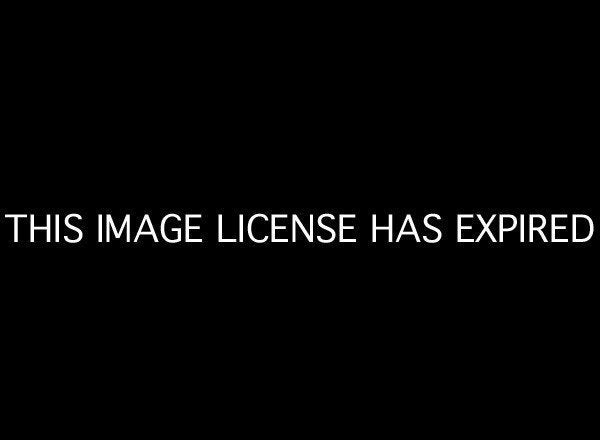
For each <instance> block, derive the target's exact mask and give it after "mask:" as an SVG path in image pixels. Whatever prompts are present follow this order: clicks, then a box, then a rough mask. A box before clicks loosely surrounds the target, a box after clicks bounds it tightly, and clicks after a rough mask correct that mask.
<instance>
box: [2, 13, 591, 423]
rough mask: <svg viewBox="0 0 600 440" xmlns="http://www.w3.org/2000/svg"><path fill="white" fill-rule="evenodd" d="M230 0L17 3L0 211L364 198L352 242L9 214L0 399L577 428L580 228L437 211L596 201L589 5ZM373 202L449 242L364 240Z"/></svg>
mask: <svg viewBox="0 0 600 440" xmlns="http://www.w3.org/2000/svg"><path fill="white" fill-rule="evenodd" d="M52 12H57V11H52ZM153 12H157V11H153ZM163 12H164V11H163ZM247 12H248V14H247V13H246V12H240V11H239V10H237V9H236V11H233V10H232V11H228V12H227V13H225V14H224V15H223V14H221V15H216V14H215V13H214V12H212V11H211V12H207V11H204V12H195V13H193V14H190V15H188V14H186V13H184V12H183V11H180V12H177V13H175V15H173V16H171V15H170V14H169V15H167V14H166V13H165V15H164V16H163V14H162V12H161V14H159V15H160V18H156V16H155V15H152V17H150V16H147V15H146V13H145V12H144V13H141V12H140V11H137V12H136V13H133V14H127V15H126V14H125V13H124V12H122V13H119V14H114V16H112V15H111V16H110V17H107V18H102V19H100V18H99V17H100V15H97V14H100V12H97V13H96V12H95V13H94V14H92V15H85V19H83V18H82V16H78V18H77V19H75V18H74V19H66V22H65V23H63V22H62V21H57V20H50V19H48V16H46V17H45V16H44V14H43V13H41V14H40V16H36V17H35V19H34V18H33V15H36V14H34V13H33V12H32V11H30V12H28V14H26V15H25V16H23V17H24V19H25V20H24V21H19V23H18V24H16V25H15V26H14V29H10V30H8V31H7V39H6V44H5V52H4V55H3V66H4V67H3V70H4V72H3V73H4V74H5V79H4V80H3V85H4V87H3V96H4V99H3V110H4V111H3V124H2V125H3V133H4V136H3V137H4V142H3V156H4V158H3V160H2V173H1V176H2V177H1V179H2V201H1V202H2V205H1V206H2V213H3V214H4V213H5V212H31V213H42V212H43V213H67V212H79V213H83V214H86V215H87V216H89V215H92V214H94V213H96V212H105V211H107V210H110V211H113V212H124V211H131V212H151V213H153V214H155V215H158V214H160V213H163V212H169V211H175V212H179V213H186V212H190V213H202V214H204V215H205V216H206V217H208V218H210V217H211V216H214V215H215V214H216V213H217V212H222V211H229V212H237V211H239V210H243V211H246V212H252V211H256V212H288V213H292V212H294V213H319V212H325V211H328V212H334V213H335V212H356V213H359V215H361V243H360V244H359V245H348V246H342V245H338V246H331V247H326V248H323V247H321V248H317V247H291V246H285V245H283V246H275V245H273V246H268V247H262V248H252V247H244V248H234V249H232V248H227V249H225V248H218V247H216V246H214V245H210V244H207V245H206V246H199V247H175V248H164V247H158V248H154V247H152V246H138V247H129V248H128V247H126V246H124V247H117V248H115V247H111V248H102V247H98V246H95V245H94V244H93V243H88V244H83V245H81V246H76V247H63V246H54V247H53V246H39V247H35V248H31V247H27V246H23V247H20V246H10V245H9V243H8V242H7V240H4V242H3V245H2V254H3V257H5V258H3V263H2V264H3V270H2V273H3V278H4V282H3V284H4V285H5V286H6V287H5V288H3V289H2V291H3V295H2V301H3V303H4V304H3V307H2V311H3V314H4V315H5V319H3V324H4V327H5V331H4V338H3V339H4V341H5V347H6V348H5V355H6V356H5V358H6V362H5V365H7V366H8V367H9V370H10V373H9V374H8V375H7V376H6V382H7V384H8V385H9V386H10V388H11V389H13V388H14V389H15V393H14V394H11V396H14V397H11V404H10V408H11V412H12V413H13V414H15V415H20V416H23V414H31V410H32V409H34V408H35V409H38V410H40V411H39V412H40V413H41V414H45V415H46V417H47V418H45V419H44V420H47V421H46V422H44V423H49V424H52V425H57V426H63V423H67V424H71V423H73V420H74V419H77V420H78V421H83V422H88V423H86V425H87V426H88V427H89V426H99V427H107V426H109V425H112V422H113V421H123V420H128V421H131V420H133V421H134V425H136V426H138V427H148V426H150V427H152V428H153V429H158V426H157V425H160V426H163V427H165V428H166V429H167V430H168V431H171V430H174V429H176V428H180V427H181V426H183V425H184V424H183V422H184V421H191V422H192V423H193V424H201V426H198V427H200V428H202V427H203V426H204V425H203V423H205V420H207V419H208V420H210V421H212V422H213V423H214V422H216V423H217V424H218V425H219V426H221V427H222V429H225V430H230V429H239V428H242V429H251V428H255V427H256V428H261V429H266V428H269V429H273V428H274V427H275V426H276V425H278V424H279V423H281V422H283V423H282V424H283V426H284V427H285V428H286V429H287V430H286V431H282V432H288V431H290V430H291V431H295V430H298V429H306V430H308V432H314V431H313V430H312V429H313V428H312V427H313V426H315V422H317V423H318V422H323V421H328V422H330V423H329V426H330V428H329V429H331V430H332V431H331V432H337V430H340V429H344V428H350V429H357V430H358V429H359V428H363V429H365V430H366V431H365V432H372V431H373V430H375V429H383V428H384V427H386V426H387V425H388V424H389V423H391V424H392V426H395V427H396V428H399V427H400V428H401V427H403V426H407V427H408V425H404V424H403V423H405V422H401V421H402V420H407V419H408V420H410V421H412V422H413V423H416V424H418V425H420V426H421V427H422V428H423V429H426V430H431V429H440V428H441V429H455V428H460V429H465V428H467V427H469V428H471V429H473V428H474V427H475V425H477V424H478V423H481V422H483V425H484V426H485V427H486V428H487V429H488V430H490V429H491V430H497V429H507V430H509V432H512V431H510V430H511V429H512V428H511V427H512V426H514V423H515V422H522V421H525V420H528V421H532V420H533V421H534V423H532V424H531V426H532V428H533V429H540V427H548V426H551V427H553V428H556V429H557V428H558V426H557V425H559V424H560V425H561V426H563V427H566V428H568V429H573V424H572V423H573V419H572V418H571V416H572V415H573V414H576V415H577V417H578V418H579V420H580V421H581V420H583V419H584V418H585V417H586V414H588V411H589V409H586V408H587V405H586V403H585V402H586V396H589V395H590V394H591V393H592V390H593V389H595V388H594V385H593V381H592V375H591V372H592V371H593V369H594V366H595V365H596V364H595V363H594V362H592V359H593V356H592V355H593V348H594V347H593V341H594V339H595V338H596V336H597V327H598V326H597V322H596V320H595V314H596V310H597V304H596V301H595V299H594V297H593V295H594V293H595V290H597V289H596V287H595V284H594V283H593V281H595V279H594V269H595V266H596V262H597V253H596V247H597V238H595V239H594V242H593V243H590V244H587V245H560V244H559V245H552V246H544V245H541V246H522V245H521V246H518V245H515V244H508V245H506V246H486V245H482V246H460V245H458V244H456V243H455V242H454V241H455V240H454V238H455V236H454V225H453V218H454V216H455V215H456V214H457V213H460V212H477V213H487V214H490V213H512V214H518V213H530V212H531V213H545V214H549V213H585V214H588V215H592V216H593V217H594V218H595V220H596V221H597V212H598V211H597V208H596V207H595V205H596V203H595V200H596V199H595V195H594V193H593V188H594V187H595V186H596V184H595V180H596V179H595V178H594V177H595V174H594V161H593V159H592V154H593V152H592V147H593V146H594V145H596V144H597V135H596V133H595V130H594V128H595V121H596V118H597V108H596V107H595V102H596V101H597V85H596V84H595V82H594V81H593V78H595V77H597V69H596V68H595V66H594V65H593V54H594V52H593V49H594V47H593V46H592V44H591V43H592V40H591V39H589V38H590V36H589V35H588V33H591V32H592V29H591V28H589V27H588V26H587V25H586V24H585V23H584V22H583V21H582V19H581V18H580V17H575V18H569V17H567V16H566V15H565V16H563V17H561V19H560V20H559V21H556V19H553V20H550V19H549V18H543V17H542V16H541V15H540V14H539V13H536V14H532V15H527V17H526V18H524V17H525V13H524V11H521V13H520V14H516V15H514V16H513V15H510V14H509V16H506V15H504V14H500V11H496V12H494V13H487V12H483V11H481V13H480V15H477V13H476V12H475V11H469V14H466V11H445V12H441V11H427V12H425V13H420V14H416V13H414V12H412V11H404V12H397V11H395V12H393V13H392V12H385V11H380V12H376V13H374V14H371V13H369V14H367V13H366V11H353V12H354V14H351V15H347V14H346V13H344V14H338V13H332V14H328V15H327V17H326V18H325V14H324V11H321V13H319V14H308V16H307V15H306V14H303V13H301V11H295V12H293V13H284V12H283V11H281V12H280V13H276V12H275V11H272V10H270V11H269V13H268V14H267V13H266V12H265V11H262V12H261V11H255V10H253V11H247ZM305 12H306V11H305ZM338 12H339V11H338ZM446 12H448V13H449V12H453V13H454V15H446ZM538 12H539V11H538ZM69 13H70V14H73V13H74V12H73V11H70V12H69ZM250 13H253V14H251V15H249V14H250ZM75 14H76V13H75ZM278 14H280V15H278ZM470 14H474V15H470ZM184 16H185V18H184ZM69 17H70V15H69ZM102 17H104V15H102ZM257 17H259V18H260V19H259V18H257ZM517 17H518V18H517ZM63 18H65V16H64V15H63ZM375 212H376V213H380V214H387V213H395V214H405V213H413V214H423V213H428V212H438V213H440V214H441V215H443V217H444V219H445V220H446V221H447V225H448V227H447V228H445V229H444V233H445V238H444V241H443V243H441V244H440V245H438V246H420V247H417V246H413V245H411V244H410V243H407V244H406V245H401V246H394V247H377V248H376V247H374V246H371V245H369V244H368V238H369V234H368V229H367V228H366V225H368V223H364V221H365V220H368V218H369V215H370V214H371V213H375ZM363 229H366V232H365V231H363ZM3 233H5V231H3ZM4 237H6V235H4ZM54 411H56V412H58V413H61V414H63V416H62V417H54V416H52V414H53V412H54ZM36 413H38V412H36ZM40 417H41V416H40ZM173 417H174V418H173ZM40 420H41V419H40ZM92 423H93V424H92ZM578 425H579V423H578ZM48 426H50V425H48ZM133 429H139V428H135V427H134V428H133Z"/></svg>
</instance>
